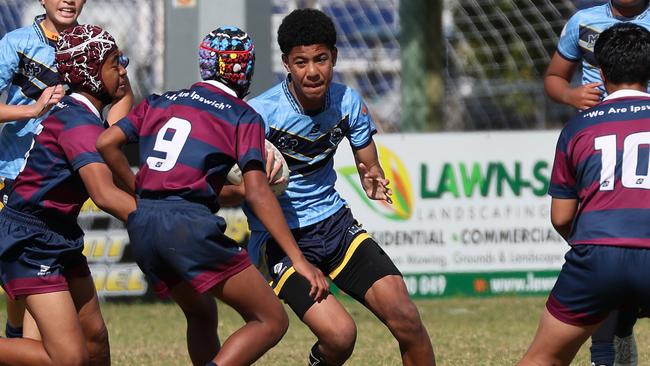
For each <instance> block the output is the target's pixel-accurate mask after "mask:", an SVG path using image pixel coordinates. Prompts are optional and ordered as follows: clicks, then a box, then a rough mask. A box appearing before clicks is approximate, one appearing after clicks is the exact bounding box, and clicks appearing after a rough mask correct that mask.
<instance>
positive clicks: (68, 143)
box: [7, 93, 104, 223]
mask: <svg viewBox="0 0 650 366" xmlns="http://www.w3.org/2000/svg"><path fill="white" fill-rule="evenodd" d="M103 131H104V123H103V121H102V119H101V116H100V114H99V112H98V111H97V109H96V108H95V107H94V106H93V105H92V104H91V103H90V101H89V100H88V99H87V98H86V97H84V96H83V95H81V94H76V93H73V94H72V95H69V96H66V97H64V98H63V99H61V101H60V102H59V103H58V104H57V105H56V106H55V107H54V108H53V110H52V112H51V114H50V115H49V116H48V117H47V118H46V119H45V120H43V122H42V123H41V127H40V128H39V130H38V131H37V136H36V138H35V139H34V143H33V145H32V148H31V149H30V150H29V152H28V153H27V155H26V157H27V158H26V160H25V165H24V166H23V169H22V170H21V172H20V173H19V174H18V177H17V178H16V181H15V183H14V187H13V190H12V191H11V193H10V195H9V199H8V201H7V206H9V207H11V208H13V209H15V210H18V211H21V212H24V213H29V214H31V215H34V216H36V217H40V218H43V219H47V220H48V221H50V220H55V221H56V222H64V223H67V222H71V223H72V222H74V223H76V220H77V216H78V215H79V210H80V209H81V206H82V205H83V203H84V202H85V201H86V200H87V199H88V192H87V191H86V187H85V186H84V183H83V181H82V180H81V177H80V176H79V169H80V168H82V167H83V166H85V165H87V164H91V163H104V161H103V160H102V158H101V156H100V155H99V153H98V152H97V150H96V148H95V142H96V141H97V137H99V135H100V134H101V133H102V132H103Z"/></svg>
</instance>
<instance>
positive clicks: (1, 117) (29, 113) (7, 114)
mask: <svg viewBox="0 0 650 366" xmlns="http://www.w3.org/2000/svg"><path fill="white" fill-rule="evenodd" d="M64 95H65V91H64V90H63V86H61V85H55V86H50V87H48V88H46V89H45V90H44V91H43V92H42V93H41V96H40V97H39V98H38V100H36V103H32V104H29V105H9V104H4V103H0V123H4V122H10V121H21V120H27V119H32V118H37V117H40V116H42V115H43V114H44V113H45V112H47V111H49V110H50V108H52V106H54V105H56V104H57V103H58V102H59V101H60V100H61V98H63V96H64Z"/></svg>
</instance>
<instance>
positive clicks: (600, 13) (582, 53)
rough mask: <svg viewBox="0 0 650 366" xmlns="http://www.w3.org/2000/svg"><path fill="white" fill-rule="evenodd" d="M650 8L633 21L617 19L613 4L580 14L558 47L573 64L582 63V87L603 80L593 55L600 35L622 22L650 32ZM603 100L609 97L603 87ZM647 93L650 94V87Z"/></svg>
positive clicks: (566, 27)
mask: <svg viewBox="0 0 650 366" xmlns="http://www.w3.org/2000/svg"><path fill="white" fill-rule="evenodd" d="M649 12H650V6H649V7H648V8H646V9H645V10H644V11H643V12H642V13H641V14H639V15H637V16H636V17H633V18H624V17H615V16H614V14H613V13H612V7H611V3H610V2H607V3H606V4H603V5H598V6H594V7H591V8H587V9H583V10H579V11H577V12H576V13H575V14H573V16H572V17H571V18H570V19H569V21H568V22H567V24H566V25H565V26H564V29H563V30H562V34H561V35H560V41H559V42H558V45H557V51H558V53H559V54H560V55H561V56H562V57H564V58H565V59H567V60H569V61H572V62H580V61H582V84H583V85H584V84H588V83H593V82H597V81H601V82H602V80H601V78H600V69H599V68H598V63H597V62H596V58H595V56H594V45H595V44H596V40H597V39H598V36H599V35H600V33H602V32H603V31H604V30H605V29H607V28H609V27H611V26H612V25H614V24H616V23H620V22H631V23H635V24H638V25H641V26H643V27H645V28H647V29H649V30H650V14H649ZM599 89H600V90H601V91H602V92H603V97H604V96H606V95H607V92H606V91H605V88H604V87H603V86H600V87H599ZM648 90H649V91H650V85H649V88H648Z"/></svg>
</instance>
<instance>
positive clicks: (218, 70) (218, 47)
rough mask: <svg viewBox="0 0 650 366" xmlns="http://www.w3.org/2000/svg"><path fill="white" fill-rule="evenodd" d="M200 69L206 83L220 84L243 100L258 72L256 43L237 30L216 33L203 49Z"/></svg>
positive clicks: (200, 51)
mask: <svg viewBox="0 0 650 366" xmlns="http://www.w3.org/2000/svg"><path fill="white" fill-rule="evenodd" d="M199 69H200V71H201V78H202V79H203V80H210V79H214V80H218V81H220V82H222V83H224V84H226V85H228V86H229V87H230V88H232V89H233V90H235V92H236V93H237V96H239V97H240V98H243V97H244V96H245V95H246V94H247V93H248V88H249V87H250V84H251V79H252V78H253V70H254V69H255V47H254V46H253V40H252V39H251V38H250V37H249V36H248V34H246V32H244V31H243V30H241V29H239V28H237V27H220V28H217V29H215V30H213V31H212V32H210V34H208V35H207V36H205V38H204V39H203V42H201V45H200V46H199Z"/></svg>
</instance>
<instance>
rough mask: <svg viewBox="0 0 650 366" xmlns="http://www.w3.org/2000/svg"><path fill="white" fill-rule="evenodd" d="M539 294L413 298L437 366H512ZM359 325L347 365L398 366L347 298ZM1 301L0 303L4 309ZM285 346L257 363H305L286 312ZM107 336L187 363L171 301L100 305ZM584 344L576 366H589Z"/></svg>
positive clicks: (125, 358)
mask: <svg viewBox="0 0 650 366" xmlns="http://www.w3.org/2000/svg"><path fill="white" fill-rule="evenodd" d="M544 301H545V299H544V298H542V297H498V298H489V299H474V298H462V299H446V300H427V301H425V300H418V301H417V302H416V303H417V306H418V308H419V309H420V314H421V315H422V319H423V320H424V322H425V324H426V327H427V329H428V330H429V334H430V335H431V339H432V340H433V345H434V349H435V352H436V357H437V361H438V364H439V365H481V366H488V365H495V366H496V365H499V366H502V365H512V364H514V363H515V362H516V361H517V360H518V359H519V357H521V355H522V354H523V353H524V352H525V350H526V348H527V347H528V344H529V343H530V341H531V340H532V337H533V335H534V332H535V329H536V327H537V321H538V318H539V314H540V313H541V311H542V308H543V306H544ZM344 305H345V307H346V308H347V309H348V311H350V313H351V314H352V316H353V318H354V319H355V320H356V322H357V328H358V339H357V344H356V348H355V350H354V354H353V356H352V358H351V359H350V360H349V362H348V363H347V365H363V366H366V365H377V366H380V365H386V366H388V365H399V364H400V359H399V351H398V349H397V343H396V341H395V340H394V339H393V338H392V336H391V335H390V333H389V332H388V330H387V329H386V328H385V327H384V326H383V325H382V324H381V323H380V322H379V321H378V320H377V319H376V318H374V316H373V315H372V314H371V313H370V312H369V311H367V310H366V309H365V308H364V307H362V306H361V305H359V304H357V303H355V302H353V301H344ZM3 306H4V304H2V307H3ZM287 310H288V311H289V314H290V321H291V325H290V327H289V331H288V332H287V334H286V335H285V337H284V338H283V339H282V341H281V342H280V343H279V344H278V345H277V346H276V347H275V348H273V349H272V350H270V351H269V352H268V353H267V354H266V355H265V356H264V357H263V358H262V359H260V361H258V362H257V363H256V365H269V366H280V365H282V366H290V365H300V366H304V365H305V364H306V359H307V358H306V355H307V353H308V352H309V348H310V347H311V345H312V344H313V343H314V341H315V338H314V336H313V335H312V334H311V333H310V332H309V330H308V329H307V328H306V327H305V326H304V325H303V324H302V323H301V322H300V321H299V320H298V319H297V318H296V317H295V316H293V314H292V313H291V311H290V310H289V309H288V308H287ZM102 311H103V313H104V317H105V319H106V323H107V326H108V329H109V331H110V336H111V352H112V357H113V365H125V366H126V365H129V366H131V365H188V364H190V362H189V357H188V356H187V351H186V348H185V319H184V317H183V315H182V313H181V312H180V310H179V309H178V308H177V307H176V306H175V305H174V304H171V303H155V304H148V303H129V304H127V303H106V304H103V305H102ZM241 324H242V321H241V319H240V318H239V316H238V315H237V314H236V313H235V312H234V311H233V310H232V309H230V308H229V307H227V306H225V305H223V304H219V335H220V337H221V339H222V340H223V339H225V338H226V337H227V336H228V335H229V334H230V333H232V332H233V331H234V330H235V329H237V328H238V327H239V326H241ZM635 332H636V337H637V340H638V341H639V342H641V341H643V340H645V339H648V338H649V337H650V326H649V325H648V323H647V322H646V321H639V323H638V325H637V327H636V329H635ZM638 346H639V357H640V358H639V364H640V365H645V364H650V347H649V346H650V345H646V344H639V345H638ZM588 360H589V358H588V346H583V348H582V349H581V350H580V353H579V354H578V357H577V358H576V361H575V362H574V364H576V365H588V364H589V362H588Z"/></svg>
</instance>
